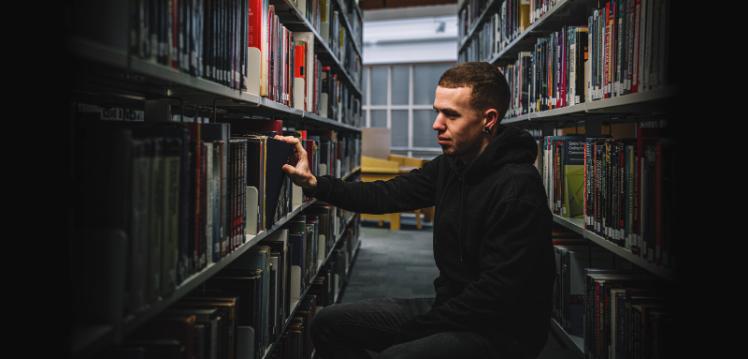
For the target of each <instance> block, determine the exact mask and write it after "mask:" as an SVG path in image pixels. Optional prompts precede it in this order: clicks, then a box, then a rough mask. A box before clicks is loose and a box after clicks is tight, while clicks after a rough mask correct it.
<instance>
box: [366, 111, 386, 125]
mask: <svg viewBox="0 0 748 359" xmlns="http://www.w3.org/2000/svg"><path fill="white" fill-rule="evenodd" d="M370 127H387V111H385V110H371V126H370Z"/></svg>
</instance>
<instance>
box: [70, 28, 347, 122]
mask: <svg viewBox="0 0 748 359" xmlns="http://www.w3.org/2000/svg"><path fill="white" fill-rule="evenodd" d="M69 49H70V50H71V52H72V53H73V54H74V55H75V56H77V57H78V58H79V59H82V60H86V61H90V62H93V63H94V64H98V65H106V66H108V67H111V69H106V70H114V71H126V72H129V73H132V74H137V75H140V76H142V77H127V78H118V81H119V82H120V83H119V86H126V85H129V87H136V88H137V89H138V90H139V92H140V93H139V94H137V95H136V96H138V97H139V98H145V97H146V96H159V97H161V96H163V97H166V98H173V99H179V98H182V97H185V98H187V99H189V100H190V102H191V103H197V104H202V105H204V106H213V105H214V104H215V105H217V106H220V107H223V108H228V109H237V108H239V109H250V110H254V111H262V110H265V111H266V112H267V113H269V114H272V115H276V116H284V117H286V118H289V119H297V120H300V121H302V122H304V123H309V124H311V125H314V126H323V127H328V128H330V127H332V128H337V129H339V130H345V131H351V132H357V133H358V132H360V131H361V130H360V129H359V128H358V127H355V126H351V125H348V124H345V123H341V122H338V121H335V120H332V119H329V118H325V117H322V116H320V115H318V114H316V113H312V112H306V111H301V110H298V109H295V108H292V107H288V106H286V105H284V104H281V103H278V102H275V101H273V100H270V99H268V98H265V97H260V96H255V95H252V94H250V93H247V92H243V91H239V90H235V89H232V88H229V87H226V86H224V85H221V84H219V83H217V82H213V81H210V80H207V79H203V78H197V77H194V76H191V75H190V74H186V73H183V72H180V71H177V70H175V69H172V68H169V67H167V66H164V65H161V64H157V63H153V62H150V61H145V60H143V59H140V58H137V57H135V56H129V55H127V53H126V52H125V51H121V50H117V49H115V48H112V47H110V46H106V45H102V44H98V43H96V42H93V41H89V40H86V39H83V38H72V39H70V40H69ZM128 82H129V83H128ZM130 91H132V90H130ZM359 93H360V92H359Z"/></svg>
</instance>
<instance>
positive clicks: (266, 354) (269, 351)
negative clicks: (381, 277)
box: [262, 216, 361, 359]
mask: <svg viewBox="0 0 748 359" xmlns="http://www.w3.org/2000/svg"><path fill="white" fill-rule="evenodd" d="M354 217H355V216H354ZM338 240H340V238H338V239H336V240H335V244H333V246H332V247H331V248H333V250H331V251H330V253H328V254H327V257H325V260H324V261H322V264H321V265H320V266H319V267H318V268H317V270H316V272H315V273H314V276H312V282H311V283H313V282H314V280H315V279H316V278H317V276H318V275H319V270H320V269H321V268H322V267H324V266H325V264H327V261H328V260H330V257H331V256H332V254H333V253H335V250H334V249H335V246H337V245H338ZM360 243H361V242H359V244H360ZM351 263H353V262H351ZM311 283H310V284H309V285H308V286H307V287H306V288H305V289H304V291H303V292H301V295H300V296H299V301H297V302H296V303H295V304H294V307H293V309H292V310H291V313H290V314H289V316H288V317H287V318H286V321H285V323H283V328H282V330H281V331H280V333H285V332H286V329H288V325H289V324H290V323H291V321H292V320H293V318H294V315H296V311H297V310H298V309H299V303H300V302H301V300H302V299H304V297H306V295H307V293H308V292H309V289H310V288H311V287H312V284H311ZM278 343H279V341H278V340H276V341H275V342H273V343H271V344H270V345H268V347H267V350H265V354H263V355H262V359H265V358H267V356H268V355H270V353H272V352H273V350H274V349H275V346H276V345H277V344H278Z"/></svg>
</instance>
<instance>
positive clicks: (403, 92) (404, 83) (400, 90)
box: [390, 65, 410, 105]
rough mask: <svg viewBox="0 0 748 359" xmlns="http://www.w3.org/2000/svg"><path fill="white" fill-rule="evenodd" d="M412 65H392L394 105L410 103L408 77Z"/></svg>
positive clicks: (392, 99)
mask: <svg viewBox="0 0 748 359" xmlns="http://www.w3.org/2000/svg"><path fill="white" fill-rule="evenodd" d="M409 68H410V65H393V66H392V98H391V99H390V101H392V104H393V105H407V104H408V79H409V78H410V75H409V72H410V70H409Z"/></svg>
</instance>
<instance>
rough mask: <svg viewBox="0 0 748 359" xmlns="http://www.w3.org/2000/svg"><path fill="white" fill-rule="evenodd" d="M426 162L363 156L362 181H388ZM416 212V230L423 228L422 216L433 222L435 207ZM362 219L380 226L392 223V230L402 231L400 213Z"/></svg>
mask: <svg viewBox="0 0 748 359" xmlns="http://www.w3.org/2000/svg"><path fill="white" fill-rule="evenodd" d="M425 162H426V161H425V160H423V159H420V158H413V157H407V156H401V155H394V154H390V155H389V156H388V159H386V160H385V159H381V158H375V157H370V156H361V181H362V182H373V181H379V180H382V181H386V180H388V179H391V178H394V177H395V176H397V175H399V174H401V173H408V172H410V171H412V170H413V169H415V168H421V167H423V164H424V163H425ZM414 212H415V214H416V228H418V229H421V228H422V225H421V215H424V216H425V217H426V219H427V220H428V221H431V220H433V207H431V208H425V209H417V210H415V211H414ZM361 218H362V219H364V220H374V221H379V225H380V226H381V225H382V223H383V222H384V221H388V222H390V230H392V231H396V230H399V229H400V213H386V214H369V213H365V214H362V215H361Z"/></svg>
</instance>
